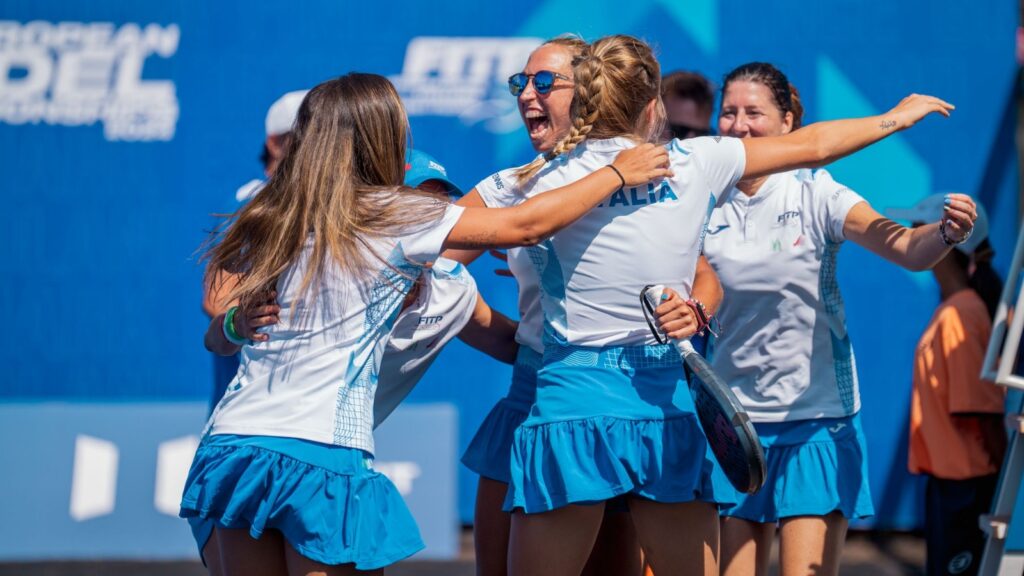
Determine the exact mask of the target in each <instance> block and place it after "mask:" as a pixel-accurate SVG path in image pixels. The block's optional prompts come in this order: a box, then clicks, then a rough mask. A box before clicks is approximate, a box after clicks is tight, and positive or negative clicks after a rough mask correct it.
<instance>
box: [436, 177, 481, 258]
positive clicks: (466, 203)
mask: <svg viewBox="0 0 1024 576" xmlns="http://www.w3.org/2000/svg"><path fill="white" fill-rule="evenodd" d="M455 205H456V206H462V207H464V208H486V207H487V204H485V203H484V199H483V198H481V197H480V193H479V192H477V189H476V188H473V189H472V190H470V191H469V194H466V195H465V196H463V197H462V198H459V201H458V202H456V203H455ZM483 253H484V251H483V250H456V249H451V250H445V251H444V253H443V254H441V256H442V257H444V258H448V259H449V260H455V261H456V262H461V263H462V264H463V265H464V266H469V265H470V264H471V263H472V262H473V261H474V260H476V259H477V258H479V257H480V255H481V254H483Z"/></svg>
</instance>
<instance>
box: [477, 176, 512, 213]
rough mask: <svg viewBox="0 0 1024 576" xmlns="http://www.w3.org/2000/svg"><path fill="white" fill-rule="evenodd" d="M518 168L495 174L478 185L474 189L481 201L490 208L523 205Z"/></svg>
mask: <svg viewBox="0 0 1024 576" xmlns="http://www.w3.org/2000/svg"><path fill="white" fill-rule="evenodd" d="M516 170H517V169H516V168H509V169H506V170H502V171H501V172H495V173H494V174H491V175H490V176H488V177H487V178H484V179H483V180H481V181H480V182H478V183H477V185H476V186H474V188H475V189H476V191H477V194H479V195H480V199H481V200H483V201H484V204H485V205H487V207H488V208H508V207H510V206H515V205H516V204H519V203H521V202H522V201H523V200H524V199H523V198H520V196H521V195H520V194H519V188H518V185H517V184H516V174H515V171H516Z"/></svg>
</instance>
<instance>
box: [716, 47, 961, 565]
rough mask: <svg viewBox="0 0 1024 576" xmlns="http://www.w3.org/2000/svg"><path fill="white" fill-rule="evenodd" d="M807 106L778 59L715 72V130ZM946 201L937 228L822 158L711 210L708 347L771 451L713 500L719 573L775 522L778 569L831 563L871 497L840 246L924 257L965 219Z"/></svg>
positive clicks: (782, 116) (752, 548)
mask: <svg viewBox="0 0 1024 576" xmlns="http://www.w3.org/2000/svg"><path fill="white" fill-rule="evenodd" d="M802 112H803V109H802V106H801V104H800V100H799V96H798V94H797V92H796V89H795V88H793V87H792V86H791V85H790V84H789V81H788V80H787V79H786V77H785V76H784V75H783V74H782V73H781V72H779V71H778V70H777V69H776V68H775V67H774V66H772V65H770V64H765V63H756V62H755V63H751V64H746V65H743V66H740V67H739V68H737V69H735V70H733V71H732V72H731V73H729V75H728V76H727V77H726V80H725V82H724V84H723V87H722V106H721V113H720V116H719V124H718V126H719V133H720V134H722V135H725V136H732V137H737V138H757V137H762V136H765V137H766V136H781V135H783V134H788V133H790V132H791V131H793V130H796V129H797V128H799V127H800V122H801V116H802ZM947 207H948V208H947V210H946V212H945V216H944V217H943V223H942V224H941V227H940V223H938V222H936V223H934V224H930V225H928V226H924V227H920V228H917V229H914V230H911V229H908V228H904V227H903V226H900V225H898V224H896V223H894V222H892V221H890V220H888V219H886V218H884V217H882V216H881V215H879V214H878V213H877V212H875V211H874V210H873V209H872V208H871V206H870V205H869V204H868V203H867V202H865V201H864V199H863V198H862V197H861V196H859V195H858V194H857V193H855V192H853V191H852V190H850V189H849V188H847V187H845V186H843V185H841V184H839V183H837V182H836V181H834V180H833V179H832V177H831V176H830V175H829V174H828V172H826V171H825V170H821V169H819V170H796V171H791V172H785V173H781V174H775V175H772V176H762V177H759V178H751V179H744V180H742V181H740V182H739V183H738V184H737V185H736V186H735V187H732V188H731V189H730V190H728V191H727V192H726V193H725V195H724V198H723V199H722V203H721V206H720V207H719V208H717V209H716V210H715V211H714V212H713V213H712V215H711V217H710V219H709V221H708V228H707V235H706V239H705V243H704V254H705V255H706V256H707V258H708V260H709V261H710V262H711V265H712V266H713V267H714V268H715V271H716V272H717V273H718V275H719V277H720V278H721V282H722V286H723V288H724V290H725V299H724V300H723V303H722V306H721V308H720V309H719V313H718V318H719V320H720V321H721V325H722V326H723V329H722V331H721V334H720V335H719V336H718V337H717V338H713V339H712V342H711V344H710V348H709V355H710V356H711V359H712V364H713V366H714V368H715V370H716V371H717V372H718V374H719V375H720V376H722V378H723V379H725V381H726V382H729V383H730V384H731V385H732V389H733V391H734V392H735V393H736V396H737V397H738V398H739V400H740V402H741V403H742V404H743V406H744V408H745V409H746V410H747V413H748V414H749V415H750V418H751V420H752V421H753V422H754V424H755V428H756V429H757V432H758V434H759V435H760V437H761V441H762V444H763V445H764V447H765V453H766V458H767V461H768V462H767V464H768V478H767V481H766V483H765V485H764V487H763V488H762V489H761V490H760V492H758V493H756V494H753V495H746V494H738V495H737V500H738V502H737V504H736V505H735V506H732V507H728V508H726V509H724V510H723V511H722V515H723V521H722V556H721V564H722V574H724V575H727V576H739V575H747V574H755V573H757V574H762V573H765V572H766V570H767V562H768V554H769V550H770V548H771V541H772V539H773V538H774V535H775V530H776V526H778V527H779V531H780V546H781V562H782V574H783V576H796V575H802V574H807V573H809V572H811V571H814V572H815V573H818V574H825V575H827V574H836V573H837V572H838V567H839V555H840V551H841V548H842V542H843V540H844V538H845V534H846V526H847V522H848V520H849V519H854V518H862V517H865V516H870V515H872V514H873V513H874V509H873V507H872V504H871V495H870V492H869V490H868V483H867V481H868V476H867V470H866V465H867V456H866V454H865V443H864V435H863V433H862V431H861V423H860V417H859V414H858V413H859V410H860V396H859V392H858V384H857V372H856V365H855V362H854V355H853V349H852V347H851V344H850V339H849V336H848V334H847V332H846V323H845V313H844V311H843V302H842V298H841V297H840V294H839V287H838V285H837V284H836V256H837V254H838V251H839V247H840V246H841V245H842V243H843V242H844V241H845V240H846V239H850V240H853V241H854V242H856V243H858V244H860V245H862V246H864V247H866V248H868V249H869V250H872V251H873V252H875V253H877V254H879V255H881V256H883V257H884V258H887V259H889V260H891V261H893V262H895V263H897V264H899V265H901V266H904V267H907V268H910V269H923V268H928V267H931V266H932V265H933V264H934V263H935V262H936V261H938V260H939V259H941V258H942V257H943V256H944V255H945V254H946V253H947V252H948V251H949V249H950V246H951V245H952V244H954V243H956V242H958V241H962V240H963V239H964V238H965V236H966V235H968V234H970V229H971V226H972V225H973V218H974V217H975V208H974V204H973V203H972V202H971V201H970V199H969V198H967V197H966V196H963V195H952V196H951V197H950V198H949V199H948V200H947ZM720 488H722V489H725V488H726V487H725V486H721V487H720ZM812 567H813V568H812Z"/></svg>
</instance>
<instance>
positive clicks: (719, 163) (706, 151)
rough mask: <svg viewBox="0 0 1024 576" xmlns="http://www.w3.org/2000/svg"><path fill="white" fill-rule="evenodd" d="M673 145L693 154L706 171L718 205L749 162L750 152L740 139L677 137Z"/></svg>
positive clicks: (705, 175) (706, 176) (737, 180)
mask: <svg viewBox="0 0 1024 576" xmlns="http://www.w3.org/2000/svg"><path fill="white" fill-rule="evenodd" d="M673 146H674V147H675V148H676V149H677V150H679V151H681V152H683V153H684V154H692V155H693V158H694V160H695V162H696V164H697V166H698V167H699V168H700V170H701V172H703V173H704V177H705V178H706V179H707V182H708V186H709V187H710V188H711V194H712V196H713V197H714V198H715V203H716V204H718V203H720V202H721V201H722V198H724V197H725V193H726V192H727V191H728V190H731V189H732V187H733V186H735V185H736V183H737V182H739V181H740V178H742V177H743V171H744V170H745V169H746V165H747V152H746V149H745V148H744V147H743V142H742V141H740V139H739V138H728V137H721V136H701V137H699V138H690V139H687V140H674V141H673Z"/></svg>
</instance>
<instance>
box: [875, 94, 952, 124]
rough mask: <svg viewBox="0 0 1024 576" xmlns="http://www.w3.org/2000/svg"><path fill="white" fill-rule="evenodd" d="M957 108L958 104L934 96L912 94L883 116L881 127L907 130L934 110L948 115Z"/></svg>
mask: <svg viewBox="0 0 1024 576" xmlns="http://www.w3.org/2000/svg"><path fill="white" fill-rule="evenodd" d="M955 108H956V106H953V105H952V104H950V103H949V102H946V101H945V100H940V99H939V98H936V97H934V96H926V95H924V94H911V95H910V96H907V97H906V98H904V99H903V100H901V101H900V103H899V104H897V105H896V107H895V108H893V109H892V110H890V111H888V112H887V113H886V114H885V115H884V116H883V117H882V123H881V126H880V127H881V128H883V129H891V130H906V129H907V128H910V127H911V126H913V125H914V124H917V123H918V122H919V121H920V120H921V119H922V118H924V117H925V116H927V115H929V114H931V113H932V112H937V113H939V114H942V115H943V116H946V117H948V116H949V113H950V111H951V110H954V109H955Z"/></svg>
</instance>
